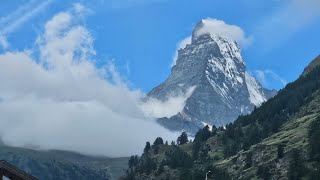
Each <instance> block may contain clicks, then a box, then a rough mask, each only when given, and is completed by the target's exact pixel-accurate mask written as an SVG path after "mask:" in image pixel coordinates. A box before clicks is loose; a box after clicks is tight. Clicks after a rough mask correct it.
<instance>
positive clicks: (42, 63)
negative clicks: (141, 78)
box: [0, 11, 176, 156]
mask: <svg viewBox="0 0 320 180" xmlns="http://www.w3.org/2000/svg"><path fill="white" fill-rule="evenodd" d="M77 17H78V16H77V15H76V14H75V11H68V12H62V13H59V14H57V15H56V16H54V17H53V18H52V19H51V20H50V21H48V22H47V23H46V26H45V30H44V33H43V34H41V35H39V38H38V39H37V41H36V45H37V46H38V47H39V48H38V49H39V59H35V58H34V56H33V55H32V54H33V53H35V52H33V51H23V52H6V53H4V54H0V82H1V86H0V99H1V101H0V123H1V124H2V125H1V126H0V135H1V137H2V139H3V141H4V142H5V143H7V144H8V145H12V146H19V147H24V146H29V147H33V148H35V147H36V148H39V149H60V150H71V151H77V152H80V153H85V154H91V155H97V154H98V155H107V156H128V155H131V154H140V153H141V151H142V149H143V146H144V145H145V142H146V141H153V140H154V139H155V138H156V137H157V136H161V137H163V138H164V139H167V140H172V139H174V138H175V137H176V134H172V133H170V132H168V131H167V130H165V129H164V128H162V127H161V126H159V125H157V124H156V123H155V122H154V120H153V119H151V118H148V117H146V116H145V114H144V112H143V110H142V109H141V108H140V105H141V101H140V99H141V98H142V97H143V95H142V93H141V92H140V91H138V90H130V89H129V88H128V87H127V85H126V84H125V83H124V82H123V81H122V80H121V76H120V75H119V74H118V73H117V71H116V70H115V67H114V66H113V65H112V64H111V65H110V64H109V65H106V66H104V67H102V68H99V69H97V68H96V67H95V65H94V64H93V60H92V58H91V57H93V56H94V53H95V52H94V49H93V39H92V37H91V34H90V33H89V31H88V30H87V29H86V28H85V27H84V26H81V25H79V24H77V23H76V22H77V21H76V18H77Z"/></svg>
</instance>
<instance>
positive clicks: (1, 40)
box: [0, 35, 9, 49]
mask: <svg viewBox="0 0 320 180" xmlns="http://www.w3.org/2000/svg"><path fill="white" fill-rule="evenodd" d="M0 47H2V49H7V48H8V47H9V43H8V41H7V39H6V37H4V36H2V35H0Z"/></svg>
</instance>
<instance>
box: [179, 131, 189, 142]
mask: <svg viewBox="0 0 320 180" xmlns="http://www.w3.org/2000/svg"><path fill="white" fill-rule="evenodd" d="M188 141H189V140H188V135H187V133H186V132H182V134H181V135H180V136H179V137H178V139H177V144H178V145H183V144H187V143H188Z"/></svg>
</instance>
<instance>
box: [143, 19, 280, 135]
mask: <svg viewBox="0 0 320 180" xmlns="http://www.w3.org/2000/svg"><path fill="white" fill-rule="evenodd" d="M210 23H211V24H210ZM215 23H220V22H219V21H217V20H216V21H215ZM214 25H215V24H212V20H201V21H200V22H199V23H198V24H197V26H196V27H195V28H194V31H193V34H192V41H191V44H188V45H187V46H186V47H185V48H183V49H180V50H179V51H178V57H177V61H176V65H175V66H173V68H172V71H171V74H170V76H169V77H168V79H167V80H166V81H165V82H163V83H161V84H160V85H159V86H157V87H155V88H154V89H153V90H152V91H151V92H150V93H149V94H148V97H150V98H154V99H159V100H162V101H166V100H168V99H170V98H172V96H174V97H176V96H179V94H181V92H182V93H185V92H187V90H188V89H189V88H190V87H196V88H195V89H194V91H192V94H190V96H188V98H187V99H186V100H185V106H184V108H183V110H182V111H181V112H180V113H179V114H177V115H174V116H172V117H166V118H160V119H159V123H160V124H162V125H163V126H165V127H167V128H169V129H171V130H181V129H185V130H187V131H189V132H196V131H197V130H198V128H202V126H203V123H207V124H211V125H218V126H220V125H225V124H227V123H230V122H232V121H233V120H235V119H236V118H237V117H238V116H239V115H241V114H247V113H250V112H251V111H252V110H253V109H254V107H255V106H260V105H261V104H262V103H263V102H265V101H266V100H267V99H269V98H271V97H272V96H274V95H275V93H276V92H274V91H268V90H266V89H264V88H263V87H262V86H261V85H260V83H258V82H257V81H256V80H255V78H254V77H252V76H251V75H250V74H248V73H247V72H246V64H245V62H244V60H243V58H242V56H241V51H240V48H239V47H238V45H237V43H236V42H235V41H234V40H232V39H231V38H229V37H227V36H225V35H224V34H223V33H222V32H221V33H219V31H216V30H215V29H214V30H213V31H212V28H214V27H215V26H214ZM208 29H209V30H208Z"/></svg>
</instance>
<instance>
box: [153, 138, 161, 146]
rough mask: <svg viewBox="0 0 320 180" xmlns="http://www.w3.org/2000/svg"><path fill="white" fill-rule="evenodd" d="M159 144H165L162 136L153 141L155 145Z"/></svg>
mask: <svg viewBox="0 0 320 180" xmlns="http://www.w3.org/2000/svg"><path fill="white" fill-rule="evenodd" d="M159 145H163V139H162V138H161V137H157V139H156V140H155V141H154V143H153V146H159Z"/></svg>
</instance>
